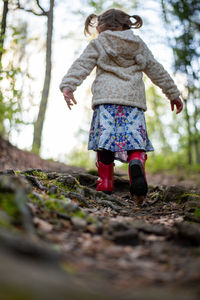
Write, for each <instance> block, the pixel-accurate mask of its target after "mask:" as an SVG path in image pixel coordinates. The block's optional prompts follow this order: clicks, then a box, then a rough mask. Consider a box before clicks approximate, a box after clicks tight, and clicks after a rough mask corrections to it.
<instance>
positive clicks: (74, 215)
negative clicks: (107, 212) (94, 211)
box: [70, 210, 87, 219]
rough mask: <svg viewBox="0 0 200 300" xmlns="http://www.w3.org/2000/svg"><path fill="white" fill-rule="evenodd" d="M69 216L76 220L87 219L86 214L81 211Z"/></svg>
mask: <svg viewBox="0 0 200 300" xmlns="http://www.w3.org/2000/svg"><path fill="white" fill-rule="evenodd" d="M70 215H71V217H77V218H80V219H85V218H87V214H86V213H85V212H84V211H83V210H79V211H76V212H73V213H71V214H70Z"/></svg>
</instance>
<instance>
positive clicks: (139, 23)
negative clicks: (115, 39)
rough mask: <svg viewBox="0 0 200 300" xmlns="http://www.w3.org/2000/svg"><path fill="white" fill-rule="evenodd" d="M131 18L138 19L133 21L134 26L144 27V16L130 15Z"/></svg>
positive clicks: (136, 27)
mask: <svg viewBox="0 0 200 300" xmlns="http://www.w3.org/2000/svg"><path fill="white" fill-rule="evenodd" d="M129 17H130V18H134V19H135V20H136V21H135V22H134V23H132V27H133V28H135V29H138V28H140V27H142V24H143V21H142V18H141V17H140V16H138V15H133V16H129Z"/></svg>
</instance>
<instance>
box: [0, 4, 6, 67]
mask: <svg viewBox="0 0 200 300" xmlns="http://www.w3.org/2000/svg"><path fill="white" fill-rule="evenodd" d="M7 15H8V0H4V1H3V14H2V20H1V28H0V68H1V60H2V54H3V51H4V40H5V34H6V25H7Z"/></svg>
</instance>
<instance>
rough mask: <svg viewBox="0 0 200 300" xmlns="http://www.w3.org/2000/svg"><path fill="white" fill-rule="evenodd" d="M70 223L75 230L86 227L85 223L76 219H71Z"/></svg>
mask: <svg viewBox="0 0 200 300" xmlns="http://www.w3.org/2000/svg"><path fill="white" fill-rule="evenodd" d="M71 222H72V224H73V225H74V227H75V228H76V229H85V228H86V226H87V221H86V220H84V219H81V218H78V217H72V218H71Z"/></svg>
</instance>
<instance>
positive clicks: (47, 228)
mask: <svg viewBox="0 0 200 300" xmlns="http://www.w3.org/2000/svg"><path fill="white" fill-rule="evenodd" d="M33 222H34V224H35V225H36V226H37V227H38V228H39V229H40V230H41V231H43V232H46V233H48V232H51V231H52V229H53V226H52V225H51V224H50V223H48V222H46V221H44V220H42V219H39V218H37V217H35V218H33Z"/></svg>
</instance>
